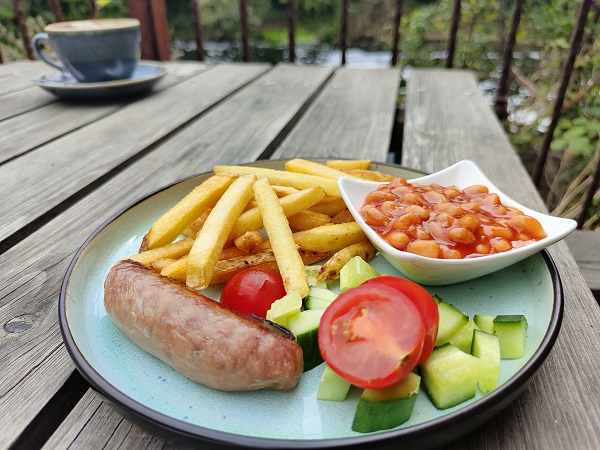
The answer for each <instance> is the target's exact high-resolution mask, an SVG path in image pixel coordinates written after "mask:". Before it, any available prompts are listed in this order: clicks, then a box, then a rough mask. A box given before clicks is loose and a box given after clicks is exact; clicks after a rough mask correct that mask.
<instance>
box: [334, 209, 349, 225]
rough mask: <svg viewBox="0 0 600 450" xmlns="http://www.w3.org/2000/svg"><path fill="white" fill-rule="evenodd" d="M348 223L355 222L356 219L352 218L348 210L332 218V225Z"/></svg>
mask: <svg viewBox="0 0 600 450" xmlns="http://www.w3.org/2000/svg"><path fill="white" fill-rule="evenodd" d="M347 222H354V217H353V216H352V214H351V213H350V211H349V210H347V209H345V210H343V211H340V212H339V213H337V214H336V215H335V216H333V217H332V218H331V223H347Z"/></svg>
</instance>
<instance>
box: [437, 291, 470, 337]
mask: <svg viewBox="0 0 600 450" xmlns="http://www.w3.org/2000/svg"><path fill="white" fill-rule="evenodd" d="M438 312H439V315H440V322H439V325H438V334H437V339H436V341H435V346H436V347H439V346H440V345H443V344H445V343H447V342H448V341H449V340H450V339H452V337H453V336H454V335H455V334H456V333H458V330H460V329H461V328H462V327H464V326H465V325H466V324H467V323H468V322H469V316H467V315H466V314H465V313H463V312H462V311H459V310H458V309H456V308H455V307H454V306H452V305H451V304H450V303H446V302H444V301H440V302H439V303H438Z"/></svg>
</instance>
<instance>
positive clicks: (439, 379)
mask: <svg viewBox="0 0 600 450" xmlns="http://www.w3.org/2000/svg"><path fill="white" fill-rule="evenodd" d="M419 369H420V371H421V375H422V377H423V384H424V385H425V388H426V389H427V393H428V394H429V398H430V399H431V402H432V403H433V404H434V405H435V407H436V408H438V409H446V408H450V407H452V406H455V405H458V404H459V403H462V402H464V401H466V400H469V399H470V398H473V397H475V394H476V393H477V382H478V381H479V360H478V359H477V358H475V357H474V356H472V355H469V354H467V353H465V352H463V351H462V350H459V349H458V348H456V347H454V346H453V345H451V344H445V345H443V346H441V347H437V348H434V349H433V352H432V353H431V356H430V357H429V358H428V359H427V360H426V361H425V362H424V363H423V364H421V365H420V366H419Z"/></svg>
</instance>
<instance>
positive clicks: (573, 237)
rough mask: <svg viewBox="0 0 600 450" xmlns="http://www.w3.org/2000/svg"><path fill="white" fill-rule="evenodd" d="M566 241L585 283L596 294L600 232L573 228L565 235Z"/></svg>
mask: <svg viewBox="0 0 600 450" xmlns="http://www.w3.org/2000/svg"><path fill="white" fill-rule="evenodd" d="M566 241H567V245H568V247H569V250H570V251H571V253H572V254H573V257H574V258H575V261H577V265H578V266H579V269H581V273H582V274H583V277H584V278H585V281H586V282H587V285H588V286H589V288H590V289H591V290H592V291H594V294H595V295H596V296H598V295H599V294H600V232H598V231H590V230H575V231H574V232H573V233H572V234H570V235H569V236H567V239H566Z"/></svg>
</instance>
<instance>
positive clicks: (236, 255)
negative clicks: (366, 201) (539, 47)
mask: <svg viewBox="0 0 600 450" xmlns="http://www.w3.org/2000/svg"><path fill="white" fill-rule="evenodd" d="M369 167H370V161H368V160H336V161H327V163H326V164H319V163H316V162H312V161H307V160H303V159H293V160H290V161H288V162H287V163H286V164H285V168H286V170H274V169H266V168H258V167H251V166H217V167H215V169H214V175H212V176H211V177H209V178H208V179H207V180H206V181H204V182H203V183H202V184H200V185H199V186H197V187H196V188H195V189H194V190H193V191H192V192H190V193H189V194H188V195H187V196H186V197H184V198H183V199H182V200H181V201H180V202H179V203H177V204H176V205H175V206H174V207H173V208H171V209H170V210H169V211H168V212H167V213H165V214H164V215H163V216H162V217H160V218H159V219H158V220H157V221H156V222H155V223H154V224H153V225H152V227H151V228H150V230H149V231H148V233H146V235H145V236H144V238H143V241H142V245H141V247H140V251H139V253H138V254H136V255H132V256H130V257H128V258H127V259H132V260H134V261H138V262H140V263H142V264H144V265H146V266H147V267H150V268H152V269H153V270H156V271H158V272H160V273H161V274H162V275H164V276H167V277H170V278H172V279H175V280H178V281H181V282H185V284H186V285H187V286H189V287H192V288H194V289H199V290H201V289H206V288H207V287H208V286H209V285H210V284H214V283H224V282H227V281H228V280H230V279H231V278H232V277H233V276H234V275H235V274H237V273H239V272H240V271H242V270H244V269H247V268H251V267H253V268H264V267H268V268H271V269H274V270H276V271H278V272H279V273H280V274H281V276H282V278H283V283H284V286H285V289H286V292H287V293H291V292H298V293H299V294H300V295H301V296H302V297H305V296H306V295H308V289H309V288H308V278H307V274H306V270H305V268H304V266H306V265H311V264H315V263H317V262H320V261H324V263H323V265H322V266H321V268H320V270H319V272H318V275H317V276H316V278H317V280H319V281H322V282H326V281H329V280H334V279H337V278H339V275H340V269H341V268H342V267H343V265H344V264H345V263H346V262H347V261H349V260H350V259H352V258H353V257H354V256H360V257H362V258H363V259H365V260H366V261H369V260H370V259H371V258H373V256H375V253H376V250H375V248H374V247H373V245H372V244H371V243H370V242H369V241H368V239H367V237H366V236H365V234H364V233H363V232H362V230H361V229H360V227H359V226H358V224H357V223H356V222H355V221H354V219H353V217H352V215H351V214H350V213H349V211H348V208H347V207H346V205H345V203H344V201H343V199H342V198H341V195H340V192H339V190H338V188H337V179H338V178H339V177H341V176H351V177H357V178H363V179H369V180H376V181H389V180H391V179H392V177H390V176H389V175H385V174H382V173H380V172H376V171H372V170H369Z"/></svg>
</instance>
